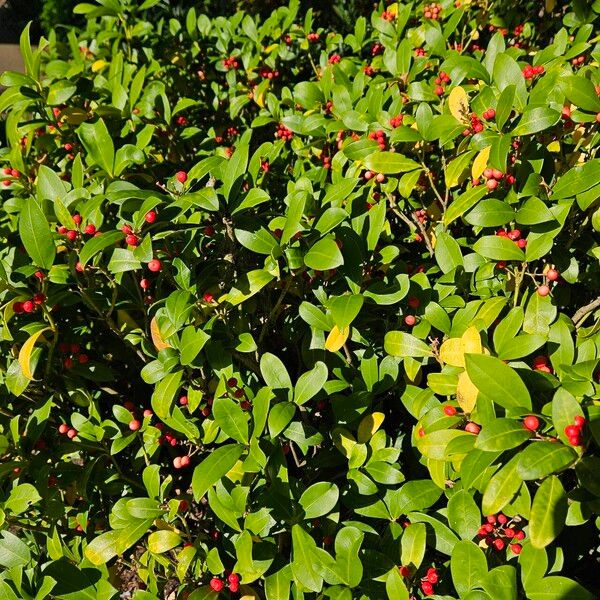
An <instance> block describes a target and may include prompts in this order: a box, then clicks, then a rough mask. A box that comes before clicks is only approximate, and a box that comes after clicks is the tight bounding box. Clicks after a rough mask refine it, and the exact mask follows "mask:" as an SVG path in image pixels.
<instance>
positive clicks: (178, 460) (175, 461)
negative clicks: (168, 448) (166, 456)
mask: <svg viewBox="0 0 600 600" xmlns="http://www.w3.org/2000/svg"><path fill="white" fill-rule="evenodd" d="M173 466H174V467H175V468H176V469H181V456H176V457H175V458H174V459H173Z"/></svg>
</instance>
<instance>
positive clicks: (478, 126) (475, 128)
mask: <svg viewBox="0 0 600 600" xmlns="http://www.w3.org/2000/svg"><path fill="white" fill-rule="evenodd" d="M470 119H471V127H470V128H469V127H467V128H466V129H465V130H464V131H463V136H464V137H467V136H469V135H475V134H476V133H481V132H482V131H483V123H482V122H481V120H480V119H479V117H478V116H477V115H476V114H475V113H473V114H471V117H470Z"/></svg>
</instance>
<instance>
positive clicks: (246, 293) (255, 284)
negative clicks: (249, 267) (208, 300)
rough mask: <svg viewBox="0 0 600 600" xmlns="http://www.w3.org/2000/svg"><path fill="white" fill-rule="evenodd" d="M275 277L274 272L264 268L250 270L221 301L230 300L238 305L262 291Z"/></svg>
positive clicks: (232, 303) (234, 304)
mask: <svg viewBox="0 0 600 600" xmlns="http://www.w3.org/2000/svg"><path fill="white" fill-rule="evenodd" d="M274 278H275V276H274V275H273V274H272V273H269V272H268V271H265V270H264V269H256V270H254V271H250V272H248V273H246V274H245V275H243V276H242V277H241V278H240V279H239V280H238V281H236V282H235V284H234V286H233V287H232V288H231V290H230V291H229V293H227V294H224V295H223V296H221V298H220V299H219V302H228V303H229V304H231V305H232V306H237V305H238V304H241V303H242V302H245V301H246V300H248V298H251V297H252V296H254V294H257V293H258V292H260V290H262V289H263V288H264V287H265V286H266V285H267V284H268V283H270V282H271V281H272V280H273V279H274Z"/></svg>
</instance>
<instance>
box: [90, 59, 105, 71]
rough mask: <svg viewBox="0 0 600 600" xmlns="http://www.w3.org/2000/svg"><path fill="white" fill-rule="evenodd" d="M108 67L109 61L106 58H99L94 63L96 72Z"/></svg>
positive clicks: (93, 69) (93, 66)
mask: <svg viewBox="0 0 600 600" xmlns="http://www.w3.org/2000/svg"><path fill="white" fill-rule="evenodd" d="M106 67H108V63H107V62H106V61H105V60H97V61H96V62H95V63H94V64H93V65H92V71H93V72H94V73H98V72H99V71H102V69H105V68H106Z"/></svg>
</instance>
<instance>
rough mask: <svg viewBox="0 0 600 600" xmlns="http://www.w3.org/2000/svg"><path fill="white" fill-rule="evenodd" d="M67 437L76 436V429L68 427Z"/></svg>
mask: <svg viewBox="0 0 600 600" xmlns="http://www.w3.org/2000/svg"><path fill="white" fill-rule="evenodd" d="M67 437H68V438H69V439H70V440H72V439H73V438H74V437H77V430H76V429H69V431H67Z"/></svg>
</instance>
